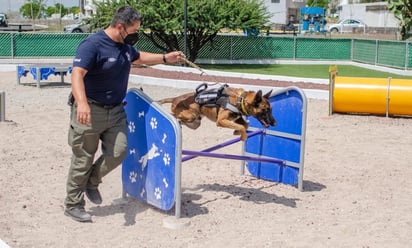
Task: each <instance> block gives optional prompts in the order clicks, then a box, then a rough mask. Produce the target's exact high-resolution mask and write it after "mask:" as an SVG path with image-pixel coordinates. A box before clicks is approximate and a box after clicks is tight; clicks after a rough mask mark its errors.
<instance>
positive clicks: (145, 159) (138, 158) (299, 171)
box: [122, 87, 307, 218]
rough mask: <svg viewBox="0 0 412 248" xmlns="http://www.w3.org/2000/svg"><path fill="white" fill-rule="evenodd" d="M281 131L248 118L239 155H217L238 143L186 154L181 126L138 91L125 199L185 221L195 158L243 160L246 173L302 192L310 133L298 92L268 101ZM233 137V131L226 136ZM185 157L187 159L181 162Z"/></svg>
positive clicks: (129, 108) (132, 95) (132, 100)
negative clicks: (186, 171)
mask: <svg viewBox="0 0 412 248" xmlns="http://www.w3.org/2000/svg"><path fill="white" fill-rule="evenodd" d="M268 99H269V102H270V104H271V107H272V112H273V113H272V114H273V116H276V121H277V125H276V126H270V127H268V128H264V127H263V126H262V124H261V123H260V122H259V121H258V120H257V119H256V118H248V120H247V121H248V130H247V139H246V140H245V141H244V142H243V148H242V151H241V154H240V155H235V154H222V153H215V152H213V151H216V150H218V149H220V148H222V147H225V146H228V145H231V144H234V143H236V142H240V141H241V137H236V138H234V139H232V140H229V141H226V142H224V143H222V144H217V145H215V146H212V147H209V148H205V149H203V150H201V151H190V150H183V149H182V133H181V132H182V131H181V126H180V125H181V124H180V123H179V122H178V120H177V119H176V118H175V117H174V116H172V115H171V114H170V113H169V112H168V111H166V110H165V108H164V107H162V106H161V105H160V104H159V103H158V102H156V101H154V100H153V99H151V98H150V97H149V96H148V95H146V94H145V93H144V92H143V91H141V90H139V89H130V90H129V91H128V93H127V95H126V98H125V101H126V102H127V104H126V106H125V110H126V113H127V119H128V140H129V147H128V155H127V157H126V158H125V160H124V161H123V165H122V183H123V197H126V196H127V195H129V196H131V197H133V198H136V199H138V200H140V201H143V202H145V203H147V204H150V205H152V206H154V207H156V208H158V209H161V210H164V211H169V210H170V209H172V208H173V207H175V217H176V218H180V215H181V194H182V192H181V173H182V166H181V164H182V163H183V162H184V161H188V160H190V159H193V158H195V157H201V156H206V157H214V158H217V159H235V160H241V161H242V163H241V168H242V171H243V170H244V168H247V169H248V171H249V173H250V175H251V176H254V177H257V178H260V179H263V180H269V181H273V182H280V183H285V184H290V185H295V186H297V188H298V189H299V190H301V191H302V190H303V186H302V184H303V165H304V150H305V149H304V148H305V133H306V109H307V103H306V97H305V94H304V93H303V91H301V90H300V89H299V88H297V87H288V88H284V89H280V90H276V91H273V92H272V93H271V95H270V96H268ZM228 131H230V130H228ZM183 155H184V156H183Z"/></svg>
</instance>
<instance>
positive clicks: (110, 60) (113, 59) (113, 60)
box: [108, 58, 116, 62]
mask: <svg viewBox="0 0 412 248" xmlns="http://www.w3.org/2000/svg"><path fill="white" fill-rule="evenodd" d="M108 61H109V62H116V58H109V59H108Z"/></svg>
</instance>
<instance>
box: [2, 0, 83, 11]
mask: <svg viewBox="0 0 412 248" xmlns="http://www.w3.org/2000/svg"><path fill="white" fill-rule="evenodd" d="M26 2H28V1H27V0H0V6H1V7H0V13H7V12H9V10H11V11H18V10H19V8H20V7H21V6H22V5H23V4H25V3H26ZM56 3H62V4H63V5H64V7H72V6H79V1H78V0H46V5H48V6H53V5H55V4H56Z"/></svg>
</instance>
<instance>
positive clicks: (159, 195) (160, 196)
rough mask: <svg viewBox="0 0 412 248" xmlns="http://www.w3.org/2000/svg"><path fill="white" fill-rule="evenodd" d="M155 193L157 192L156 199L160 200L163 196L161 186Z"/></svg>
mask: <svg viewBox="0 0 412 248" xmlns="http://www.w3.org/2000/svg"><path fill="white" fill-rule="evenodd" d="M154 194H155V197H156V200H160V199H161V198H162V191H161V190H160V188H156V189H155V193H154Z"/></svg>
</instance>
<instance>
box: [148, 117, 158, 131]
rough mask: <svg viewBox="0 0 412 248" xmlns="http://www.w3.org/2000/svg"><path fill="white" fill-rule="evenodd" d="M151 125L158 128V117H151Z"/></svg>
mask: <svg viewBox="0 0 412 248" xmlns="http://www.w3.org/2000/svg"><path fill="white" fill-rule="evenodd" d="M150 126H151V127H152V129H156V128H157V120H156V118H154V117H152V119H150Z"/></svg>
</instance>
